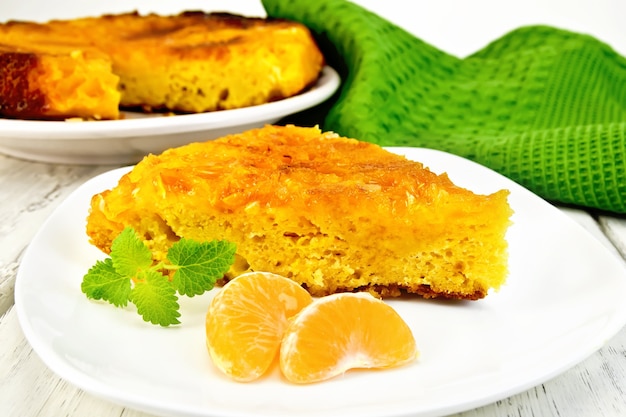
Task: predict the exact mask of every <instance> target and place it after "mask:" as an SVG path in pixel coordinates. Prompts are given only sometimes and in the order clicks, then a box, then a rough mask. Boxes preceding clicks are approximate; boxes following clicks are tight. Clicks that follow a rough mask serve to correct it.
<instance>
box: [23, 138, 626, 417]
mask: <svg viewBox="0 0 626 417" xmlns="http://www.w3.org/2000/svg"><path fill="white" fill-rule="evenodd" d="M390 149H391V150H393V151H394V152H398V153H402V154H405V155H407V156H408V157H409V158H411V159H415V160H418V161H421V162H423V163H424V164H425V165H426V166H428V167H430V168H431V169H432V170H433V171H435V172H443V171H446V172H448V174H449V175H450V177H451V179H452V180H453V181H454V182H456V183H457V184H459V185H461V186H464V187H467V188H469V189H471V190H473V191H475V192H479V193H491V192H493V191H496V190H498V189H501V188H507V189H509V190H510V191H511V194H510V197H509V202H510V204H511V206H512V207H513V209H514V210H515V214H514V215H513V218H512V219H513V221H514V224H513V225H512V226H511V228H510V230H509V232H508V234H507V239H508V242H509V245H510V276H509V277H508V280H507V283H506V285H505V286H504V287H503V288H502V289H501V290H500V291H499V292H497V293H492V294H490V295H488V296H487V298H485V299H483V300H480V301H475V302H444V301H433V300H422V299H402V300H390V301H389V304H390V305H391V306H393V307H394V308H395V309H396V310H397V311H398V312H399V313H400V314H401V316H402V317H403V318H404V319H405V320H406V321H407V323H408V324H409V326H410V327H411V329H412V330H413V332H414V334H415V337H416V340H417V343H418V347H419V349H420V351H421V356H420V358H419V360H418V361H416V362H415V363H412V364H410V365H408V366H404V367H401V368H397V369H391V370H385V371H349V372H347V373H346V374H345V375H344V376H342V377H338V378H335V379H333V380H330V381H327V382H323V383H319V384H313V385H304V386H296V385H292V384H289V383H287V382H285V381H284V380H282V379H281V377H280V373H279V372H278V371H274V372H273V373H272V374H270V375H268V376H267V377H265V378H263V379H261V380H259V381H256V382H252V383H237V382H233V381H231V380H229V379H228V378H227V377H225V376H224V375H222V374H221V373H220V372H219V371H218V370H217V369H216V368H214V366H213V364H212V363H211V360H210V358H209V356H208V354H207V352H206V347H205V339H204V338H205V334H204V316H205V312H206V309H207V307H208V303H209V301H210V299H211V298H212V297H213V296H214V294H215V293H217V291H219V289H215V290H213V291H211V292H209V293H207V294H205V295H203V296H200V297H195V298H184V297H181V299H180V304H181V313H182V317H181V321H182V325H180V326H178V327H174V328H160V327H156V326H152V325H149V324H147V323H145V322H143V321H142V320H141V318H140V317H139V316H138V315H137V314H136V313H135V312H134V311H133V310H132V308H131V307H129V308H127V309H119V308H114V307H112V306H110V305H108V304H104V303H100V302H94V301H90V300H88V299H87V298H86V297H85V296H84V294H82V293H81V291H80V283H81V281H82V277H83V275H84V274H85V273H86V272H87V270H88V269H89V267H90V266H92V265H93V263H94V262H95V261H96V260H97V259H100V258H102V257H103V255H102V253H100V252H99V251H98V250H97V249H95V248H94V247H93V246H91V245H90V244H89V243H88V242H87V237H86V235H85V230H84V229H85V222H84V220H83V219H84V218H85V217H86V215H87V210H88V207H89V201H90V198H91V196H92V195H93V194H95V193H98V192H101V191H103V190H104V189H107V188H110V187H112V186H114V185H115V184H116V183H117V180H118V179H119V177H120V176H121V175H122V174H123V173H124V172H126V171H127V170H128V168H122V169H118V170H114V171H111V172H108V173H105V174H102V175H100V176H98V177H95V178H93V179H92V180H90V181H88V182H87V183H85V184H84V185H82V186H81V187H80V188H79V189H77V190H76V191H75V192H74V193H73V194H72V195H71V196H70V197H69V198H68V199H67V200H66V201H65V202H63V203H62V204H61V205H60V206H59V207H58V208H57V210H56V211H55V212H54V213H53V214H52V215H51V217H50V218H49V219H48V220H47V221H46V222H45V224H44V226H43V227H42V228H41V230H40V231H39V232H38V233H37V235H36V236H35V238H34V239H33V241H32V243H31V244H30V246H29V247H28V249H27V250H26V252H25V254H24V257H23V260H22V263H21V266H20V269H19V271H18V274H17V282H16V287H15V305H16V310H17V314H18V318H19V321H20V324H21V326H22V329H23V331H24V334H25V336H26V338H27V340H28V341H29V342H30V344H31V345H32V347H33V349H34V350H35V352H36V353H37V354H38V355H39V356H40V357H41V359H42V360H43V361H44V362H45V364H46V365H47V366H48V367H49V368H50V369H51V370H53V371H54V372H55V373H57V374H58V375H59V376H61V377H62V378H64V379H66V380H67V381H69V382H70V383H72V384H74V385H76V386H78V387H80V388H82V389H83V390H85V391H87V392H90V393H92V394H94V395H97V396H100V397H102V398H105V399H107V400H110V401H112V402H115V403H119V404H121V405H124V406H127V407H130V408H134V409H139V410H143V411H146V412H149V413H154V414H156V415H162V416H177V417H190V416H194V417H209V416H220V417H234V416H238V417H252V416H255V417H258V416H268V417H269V416H273V417H281V416H293V415H298V416H316V417H317V416H319V417H321V416H327V415H341V416H354V417H356V416H359V417H370V416H371V417H373V416H390V417H391V416H408V415H410V416H412V417H433V416H442V415H447V414H451V413H455V412H460V411H464V410H468V409H472V408H475V407H479V406H482V405H485V404H488V403H491V402H494V401H497V400H500V399H503V398H506V397H508V396H511V395H514V394H516V393H519V392H521V391H524V390H526V389H529V388H531V387H533V386H535V385H538V384H540V383H543V382H545V381H546V380H548V379H550V378H552V377H554V376H556V375H558V374H560V373H562V372H564V371H565V370H567V369H569V368H570V367H572V366H574V365H575V364H577V363H578V362H580V361H582V360H583V359H585V358H586V357H587V356H589V355H590V354H592V353H593V352H595V351H596V350H597V349H599V348H600V347H602V346H603V345H604V344H605V343H606V342H607V341H608V340H609V339H610V338H611V337H613V336H614V335H615V334H616V333H617V332H618V331H619V330H620V329H621V328H622V327H623V326H624V324H625V323H626V303H624V302H623V298H624V294H626V269H625V267H624V263H623V261H621V260H619V259H618V258H617V257H616V256H615V255H613V254H612V253H611V252H609V251H608V250H607V249H606V248H605V247H604V246H603V245H602V244H601V243H600V242H599V241H597V240H596V239H595V238H594V237H593V236H591V235H590V234H589V233H588V232H587V231H585V230H584V229H583V228H582V227H580V226H579V225H578V224H577V223H575V222H574V221H573V220H572V219H571V218H569V217H568V216H567V215H565V214H564V213H563V212H561V211H559V210H558V209H556V208H555V207H554V206H552V205H550V204H548V203H546V202H545V201H544V200H542V199H540V198H539V197H537V196H536V195H534V194H532V193H530V192H529V191H527V190H526V189H524V188H522V187H521V186H519V185H517V184H515V183H514V182H512V181H510V180H508V179H506V178H505V177H503V176H501V175H499V174H497V173H495V172H493V171H491V170H489V169H487V168H484V167H482V166H480V165H477V164H475V163H473V162H470V161H468V160H465V159H462V158H459V157H457V156H453V155H450V154H447V153H443V152H439V151H434V150H428V149H418V148H390Z"/></svg>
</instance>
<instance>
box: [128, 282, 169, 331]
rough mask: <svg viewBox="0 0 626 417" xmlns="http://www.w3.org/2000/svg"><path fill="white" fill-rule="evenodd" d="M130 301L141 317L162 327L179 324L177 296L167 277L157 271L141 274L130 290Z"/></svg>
mask: <svg viewBox="0 0 626 417" xmlns="http://www.w3.org/2000/svg"><path fill="white" fill-rule="evenodd" d="M130 301H131V302H132V303H133V304H135V306H137V312H138V313H139V314H140V315H141V317H143V319H144V320H145V321H147V322H150V323H152V324H158V325H161V326H163V327H166V326H169V325H170V324H179V323H180V321H178V317H180V312H179V311H178V309H179V307H180V306H179V305H178V297H177V296H176V290H175V289H174V287H172V285H171V283H170V281H169V279H168V278H167V277H166V276H164V275H163V274H161V273H160V272H158V271H153V270H149V271H146V272H145V273H144V274H141V280H139V281H137V282H136V283H135V286H134V287H133V289H132V290H131V292H130Z"/></svg>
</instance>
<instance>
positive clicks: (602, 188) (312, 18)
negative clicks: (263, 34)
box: [263, 0, 626, 213]
mask: <svg viewBox="0 0 626 417" xmlns="http://www.w3.org/2000/svg"><path fill="white" fill-rule="evenodd" d="M263 5H264V7H265V9H266V11H267V14H268V16H271V17H281V18H287V19H291V20H295V21H299V22H302V23H304V24H305V25H307V26H308V27H309V28H310V29H311V30H312V32H313V33H314V34H315V36H316V38H317V40H318V42H319V44H320V47H321V49H322V51H323V52H324V54H325V55H326V57H327V61H328V63H329V64H330V65H331V66H333V67H334V68H336V69H337V70H338V71H339V73H340V75H341V76H342V79H343V84H342V87H341V89H340V92H339V93H338V94H337V95H336V97H334V98H333V99H332V100H331V101H330V102H329V104H328V108H327V109H326V110H325V111H324V112H322V113H318V116H319V118H317V119H316V120H312V122H313V123H319V124H320V125H321V127H322V128H323V129H325V130H332V131H335V132H337V133H339V134H341V135H344V136H349V137H353V138H356V139H360V140H365V141H370V142H374V143H378V144H380V145H383V146H417V147H427V148H433V149H439V150H443V151H446V152H450V153H454V154H457V155H460V156H463V157H465V158H468V159H471V160H473V161H476V162H478V163H480V164H482V165H485V166H487V167H489V168H491V169H493V170H495V171H498V172H500V173H501V174H503V175H505V176H507V177H509V178H511V179H512V180H514V181H516V182H518V183H520V184H522V185H523V186H525V187H526V188H528V189H530V190H532V191H533V192H535V193H536V194H538V195H540V196H542V197H544V198H545V199H547V200H550V201H553V202H557V203H563V204H568V205H569V204H573V205H577V206H583V207H588V208H595V209H600V210H606V211H611V212H617V213H625V212H626V59H625V58H624V57H622V56H620V55H619V54H617V53H616V52H615V51H614V50H613V49H611V48H610V47H609V46H608V45H606V44H604V43H602V42H600V41H599V40H597V39H595V38H594V37H591V36H588V35H584V34H578V33H573V32H569V31H565V30H560V29H557V28H552V27H548V26H528V27H521V28H519V29H517V30H514V31H512V32H510V33H508V34H506V35H504V36H503V37H501V38H500V39H497V40H495V41H494V42H492V43H491V44H489V45H487V46H486V47H485V48H484V49H482V50H480V51H478V52H476V53H474V54H472V55H470V56H468V57H466V58H464V59H460V58H458V57H455V56H452V55H450V54H448V53H446V52H444V51H441V50H439V49H437V48H435V47H434V46H432V45H429V44H428V43H426V42H424V41H422V40H420V39H418V38H416V37H415V36H413V35H412V34H410V33H408V32H407V31H405V30H403V29H401V28H400V27H398V26H396V25H394V24H392V23H391V22H389V21H386V20H385V19H383V18H381V17H380V16H378V15H376V14H374V13H372V12H369V11H368V10H366V9H364V8H362V7H360V6H358V5H356V4H354V3H351V2H348V1H344V0H316V1H307V0H295V1H294V0H263Z"/></svg>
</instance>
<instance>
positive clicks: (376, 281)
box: [87, 126, 512, 299]
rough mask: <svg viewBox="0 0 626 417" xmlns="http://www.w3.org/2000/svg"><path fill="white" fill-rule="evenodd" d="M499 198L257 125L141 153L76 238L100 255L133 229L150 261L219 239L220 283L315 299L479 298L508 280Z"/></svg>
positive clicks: (397, 160)
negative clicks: (225, 268)
mask: <svg viewBox="0 0 626 417" xmlns="http://www.w3.org/2000/svg"><path fill="white" fill-rule="evenodd" d="M508 194H509V192H508V191H507V190H500V191H498V192H496V193H493V194H491V195H478V194H475V193H473V192H471V191H469V190H467V189H464V188H461V187H458V186H456V185H454V184H453V183H452V182H451V181H450V179H449V178H448V176H447V175H446V174H442V175H437V174H435V173H433V172H431V171H430V170H428V169H427V168H425V167H424V166H423V165H422V164H421V163H419V162H414V161H410V160H408V159H406V158H405V157H403V156H399V155H396V154H394V153H391V152H388V151H387V150H385V149H383V148H381V147H379V146H378V145H374V144H371V143H367V142H361V141H358V140H355V139H348V138H343V137H339V136H338V135H337V134H334V133H332V132H327V133H323V132H321V131H320V130H319V129H317V128H304V127H295V126H284V127H279V126H266V127H264V128H262V129H255V130H250V131H247V132H244V133H241V134H236V135H230V136H226V137H224V138H221V139H218V140H214V141H209V142H204V143H193V144H190V145H186V146H183V147H180V148H174V149H170V150H167V151H165V152H163V153H162V154H161V155H149V156H147V157H146V158H144V159H143V160H142V161H141V162H140V163H139V164H137V165H136V166H135V167H134V169H133V170H132V171H131V172H129V173H128V174H126V175H124V176H123V177H122V178H121V180H120V181H119V184H118V185H117V186H116V187H115V188H113V189H111V190H106V191H103V192H102V193H100V194H97V195H95V196H93V198H92V201H91V210H90V213H89V216H88V222H87V233H88V235H89V237H90V240H91V242H92V243H93V244H94V245H96V246H97V247H99V248H100V249H101V250H103V251H104V252H107V253H108V252H109V250H110V247H111V242H112V240H113V239H114V238H115V237H116V236H117V234H118V233H120V231H122V229H123V228H124V227H126V226H131V227H133V228H134V229H135V230H136V231H137V232H138V234H139V235H140V236H142V237H143V239H144V240H145V242H146V244H147V245H148V246H149V247H150V248H151V249H152V250H153V251H155V257H156V258H157V260H158V259H162V258H163V257H164V256H165V253H166V251H167V249H168V248H169V247H170V245H172V244H173V243H174V242H176V241H177V240H179V239H180V238H181V237H185V238H191V239H196V240H212V239H226V240H229V241H232V242H235V243H236V244H237V248H238V249H237V255H238V261H237V262H236V263H235V265H234V267H233V268H232V270H231V272H230V276H231V277H232V276H234V275H237V274H239V273H241V272H243V271H246V270H255V271H269V272H274V273H277V274H281V275H284V276H287V277H289V278H291V279H293V280H295V281H296V282H298V283H300V284H302V285H303V286H304V287H305V288H306V289H307V290H309V291H310V293H311V294H313V295H326V294H330V293H335V292H340V291H370V292H372V293H376V294H378V295H380V296H383V297H386V296H398V295H400V294H402V293H404V292H407V293H416V294H421V295H422V296H424V297H445V298H455V299H479V298H482V297H485V296H486V295H487V293H488V291H489V290H490V289H498V288H499V287H500V286H501V285H502V284H503V283H504V281H505V279H506V276H507V260H508V255H507V241H506V239H505V234H506V231H507V229H508V227H509V224H510V216H511V214H512V210H511V208H510V207H509V204H508V202H507V196H508ZM227 278H228V277H227Z"/></svg>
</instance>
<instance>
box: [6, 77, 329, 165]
mask: <svg viewBox="0 0 626 417" xmlns="http://www.w3.org/2000/svg"><path fill="white" fill-rule="evenodd" d="M339 84H340V79H339V75H338V74H337V72H336V71H335V70H334V69H332V68H330V67H328V66H326V67H324V69H323V72H322V74H321V77H320V79H319V80H318V82H317V83H316V84H315V85H314V86H313V87H312V88H311V89H309V90H307V91H306V92H303V93H301V94H299V95H297V96H293V97H290V98H286V99H283V100H279V101H275V102H271V103H267V104H261V105H258V106H251V107H245V108H241V109H234V110H222V111H215V112H208V113H198V114H184V115H176V116H163V115H158V114H152V115H145V114H140V113H132V112H125V114H126V117H127V118H126V119H122V120H100V121H91V122H66V121H32V120H12V119H0V153H4V154H7V155H11V156H15V157H18V158H24V159H30V160H35V161H42V162H52V163H67V164H98V165H101V164H131V163H136V162H138V161H139V160H140V159H141V158H142V157H143V156H145V155H146V154H148V153H161V152H163V151H164V150H166V149H168V148H173V147H177V146H181V145H185V144H187V143H190V142H196V141H205V140H210V139H215V138H218V137H221V136H224V135H227V134H230V133H239V132H242V131H244V130H247V129H251V128H254V127H262V126H264V125H266V124H272V123H275V122H277V121H278V120H280V119H282V118H283V117H285V116H288V115H290V114H293V113H297V112H299V111H302V110H306V109H308V108H310V107H313V106H315V105H317V104H320V103H322V102H323V101H325V100H326V99H328V98H329V97H330V96H331V95H333V93H334V92H335V91H336V90H337V88H339Z"/></svg>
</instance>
